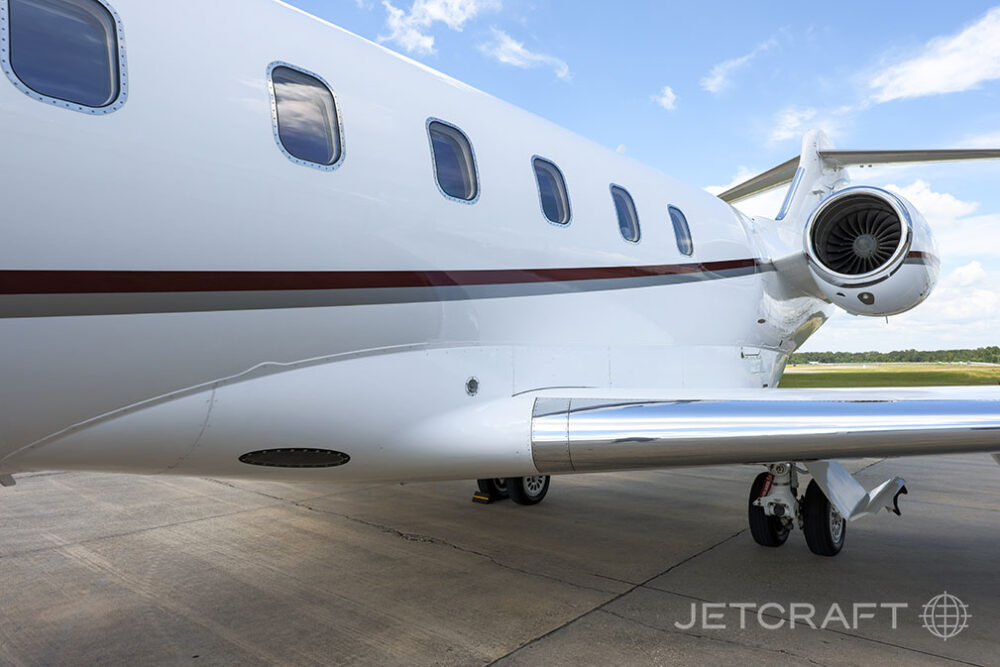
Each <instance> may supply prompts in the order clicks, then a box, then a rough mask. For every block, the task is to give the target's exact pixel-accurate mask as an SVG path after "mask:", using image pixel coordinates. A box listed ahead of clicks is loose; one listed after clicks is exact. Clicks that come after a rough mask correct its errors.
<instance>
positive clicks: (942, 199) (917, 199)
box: [884, 180, 979, 226]
mask: <svg viewBox="0 0 1000 667" xmlns="http://www.w3.org/2000/svg"><path fill="white" fill-rule="evenodd" d="M884 187H885V189H886V190H889V191H890V192H895V193H896V194H899V195H902V196H903V197H905V198H906V199H907V200H908V201H909V202H910V203H911V204H913V205H914V206H915V207H916V209H917V210H918V211H920V212H921V213H922V214H923V216H924V217H925V218H927V220H928V221H929V222H930V223H931V225H932V226H936V225H940V224H948V223H954V222H955V221H956V220H957V219H958V218H963V217H965V216H967V215H971V214H972V213H973V212H974V211H975V210H976V209H977V208H979V204H978V203H976V202H974V201H962V200H961V199H959V198H958V197H956V196H955V195H952V194H950V193H947V192H934V191H933V190H932V189H931V185H930V183H928V182H927V181H923V180H916V181H914V182H913V183H910V184H909V185H905V186H899V185H896V184H894V183H888V184H886V185H885V186H884Z"/></svg>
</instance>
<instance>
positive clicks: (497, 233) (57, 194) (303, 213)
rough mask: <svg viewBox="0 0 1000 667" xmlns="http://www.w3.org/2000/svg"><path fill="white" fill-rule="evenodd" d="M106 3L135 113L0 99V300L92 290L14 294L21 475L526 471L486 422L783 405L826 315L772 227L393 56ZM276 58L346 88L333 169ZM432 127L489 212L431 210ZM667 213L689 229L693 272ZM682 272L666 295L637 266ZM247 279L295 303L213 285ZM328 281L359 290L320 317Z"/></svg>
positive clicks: (667, 284) (245, 20)
mask: <svg viewBox="0 0 1000 667" xmlns="http://www.w3.org/2000/svg"><path fill="white" fill-rule="evenodd" d="M112 4H113V6H114V9H115V10H117V12H118V14H119V15H120V17H121V21H122V24H123V26H124V31H125V44H126V49H127V61H128V80H129V93H128V99H127V102H126V103H125V104H124V105H123V106H122V108H121V109H120V110H118V111H115V112H114V113H110V114H106V115H100V116H89V115H86V114H83V113H77V112H73V111H68V110H66V109H61V108H57V107H55V106H51V105H45V104H42V103H40V102H38V101H36V100H33V99H31V98H29V97H28V96H27V95H25V94H23V93H22V92H21V91H19V90H17V89H16V88H15V87H14V86H13V85H7V83H8V82H7V81H5V80H2V79H0V114H2V115H3V118H4V122H3V123H2V124H0V144H2V145H3V146H4V157H5V160H6V163H5V164H6V167H5V178H4V179H3V186H2V187H3V199H4V202H5V207H4V217H3V226H2V229H3V242H2V243H0V271H2V273H3V276H4V277H3V278H0V280H7V281H9V280H11V276H14V275H15V273H17V272H39V273H38V274H27V273H25V274H23V276H27V277H26V278H23V280H22V277H23V276H22V277H18V278H17V280H21V281H22V282H24V281H28V282H30V280H32V279H35V278H32V276H36V277H37V280H38V281H40V284H43V287H41V288H39V291H44V283H45V281H47V280H53V279H54V278H53V275H55V274H52V273H51V272H74V273H71V274H69V273H67V274H61V276H56V278H58V279H60V280H63V281H66V280H69V281H72V280H74V279H76V277H79V278H80V280H81V283H80V284H81V285H83V287H81V288H80V291H79V293H74V294H70V295H66V294H39V293H37V292H36V293H32V294H29V295H27V296H25V295H24V294H19V293H18V294H11V291H12V290H7V291H6V292H5V293H4V295H3V296H0V350H2V353H0V377H2V378H3V382H2V383H0V472H4V471H9V472H17V471H19V470H31V469H43V468H79V469H101V470H104V469H112V470H127V471H136V472H164V471H170V472H177V473H192V474H217V475H242V476H247V475H260V476H264V477H274V476H281V475H283V474H284V475H288V474H291V473H289V472H288V471H283V470H273V469H268V468H255V467H251V466H246V465H243V464H241V463H239V462H238V461H237V460H236V457H238V456H239V455H240V454H241V453H243V452H246V451H250V450H254V449H264V448H266V447H269V446H290V447H291V446H306V447H307V446H323V445H324V444H328V445H334V444H336V445H338V446H337V447H335V448H338V449H341V450H342V451H348V452H349V453H350V455H351V457H352V464H351V465H348V466H344V467H343V468H332V469H321V470H305V471H293V472H294V473H295V475H296V476H297V477H298V478H305V479H331V480H360V479H425V478H450V477H459V478H460V477H475V476H491V475H494V474H495V475H500V474H515V473H521V474H527V473H529V472H531V471H532V470H533V467H532V466H531V461H530V456H528V454H527V432H526V431H525V434H524V435H525V440H524V443H525V444H524V449H523V450H522V449H520V448H519V447H518V446H517V443H516V441H517V438H518V437H519V436H518V435H517V434H516V433H514V434H512V433H511V432H510V431H505V430H504V425H503V424H499V425H498V424H494V423H490V422H489V419H494V418H495V414H496V413H491V415H494V416H491V417H490V418H489V419H485V420H484V421H481V422H477V421H476V418H475V415H476V412H475V410H476V409H477V408H476V406H478V405H486V404H489V402H490V401H493V400H499V399H506V400H508V401H509V400H510V399H511V397H512V396H517V395H522V394H525V393H526V392H532V391H537V390H543V389H547V388H552V387H596V388H601V387H616V388H624V389H630V390H641V389H653V388H750V387H758V388H759V387H763V386H769V385H770V386H774V384H775V383H776V381H777V379H778V378H779V377H780V373H781V370H782V367H783V364H784V359H785V357H786V355H787V354H788V353H789V352H790V351H792V350H793V349H794V348H795V347H797V345H799V344H801V342H802V340H804V338H805V337H806V336H808V334H809V333H811V332H812V331H813V330H814V329H815V327H816V326H817V325H818V324H819V323H821V322H822V320H823V312H824V310H825V308H826V304H824V303H823V302H821V301H820V300H818V299H815V298H812V297H808V296H803V295H801V294H799V295H796V294H794V293H792V294H791V296H788V297H787V298H781V296H780V295H781V294H789V292H788V290H785V291H782V290H781V289H774V288H772V287H773V286H771V285H769V281H772V280H773V272H772V271H770V270H769V268H768V267H769V260H770V259H771V258H770V257H768V256H767V253H768V251H767V250H764V249H762V248H764V247H765V246H764V245H762V244H761V242H759V241H758V240H757V234H756V232H755V231H754V228H753V227H754V225H755V224H756V223H755V222H754V221H750V220H748V219H745V218H742V217H741V216H740V215H739V214H738V213H737V212H736V211H735V210H734V209H733V208H732V207H730V206H729V205H728V204H725V203H723V202H722V201H720V200H719V199H717V198H716V197H714V196H712V195H710V194H708V193H706V192H704V191H702V190H699V189H696V188H691V187H688V186H686V185H683V184H681V183H679V182H678V181H675V180H674V179H672V178H669V177H667V176H665V175H663V174H660V173H659V172H656V171H654V170H652V169H649V168H646V167H643V166H642V165H640V164H638V163H636V162H635V161H633V160H631V159H629V158H626V157H623V156H621V155H618V154H616V153H615V152H614V151H610V150H607V149H605V148H603V147H600V146H598V145H595V144H593V143H591V142H589V141H586V140H583V139H581V138H580V137H577V136H575V135H573V134H572V133H570V132H568V131H566V130H563V129H561V128H559V127H557V126H555V125H553V124H551V123H548V122H546V121H544V120H541V119H539V118H537V117H535V116H533V115H531V114H528V113H526V112H524V111H521V110H519V109H516V108H514V107H512V106H510V105H508V104H505V103H504V102H501V101H499V100H497V99H495V98H493V97H491V96H489V95H486V94H484V93H482V92H479V91H476V90H474V89H472V88H470V87H468V86H466V85H464V84H461V83H459V82H457V81H454V80H452V79H450V78H448V77H446V76H444V75H441V74H439V73H436V72H434V71H431V70H429V69H427V68H425V67H423V66H421V65H419V64H416V63H414V62H412V61H409V60H407V59H406V58H403V57H400V56H398V55H396V54H394V53H392V52H390V51H387V50H386V49H383V48H382V47H380V46H377V45H374V44H372V43H370V42H368V41H366V40H363V39H361V38H359V37H356V36H354V35H352V34H350V33H347V32H345V31H343V30H341V29H339V28H337V27H335V26H331V25H329V24H327V23H324V22H322V21H319V20H316V19H314V18H312V17H309V16H307V15H305V14H303V13H301V12H299V11H297V10H295V9H292V8H290V7H288V6H285V5H283V4H280V3H277V2H271V1H269V0H254V1H253V2H248V1H247V0H240V1H239V2H237V1H236V0H224V1H217V2H211V3H205V2H194V1H193V0H183V1H181V2H175V3H170V5H169V6H167V5H161V4H159V3H149V2H143V1H142V0H114V2H113V3H112ZM275 61H284V62H287V63H291V64H293V65H295V66H298V67H301V68H303V69H305V70H308V71H311V72H315V73H317V74H319V75H321V76H322V77H323V78H324V79H325V80H326V81H327V82H329V84H330V86H331V88H332V89H333V92H334V93H335V95H336V100H337V104H338V108H339V111H340V114H341V121H342V128H341V129H342V139H343V147H344V158H343V161H342V163H341V164H340V166H339V167H338V168H336V169H334V170H330V171H322V170H319V169H312V168H309V167H304V166H301V165H298V164H295V163H293V162H292V161H290V160H289V159H288V158H287V157H286V156H285V155H284V154H283V153H282V152H281V151H280V150H279V148H278V146H277V145H276V142H275V137H274V135H273V132H272V126H271V123H272V119H271V101H270V96H269V91H268V84H267V76H266V73H267V68H268V66H269V65H270V64H271V63H273V62H275ZM431 118H438V119H442V120H445V121H447V122H449V123H452V124H454V125H455V126H457V127H459V128H461V130H462V131H463V132H464V133H465V134H466V136H468V138H469V140H470V141H471V143H472V146H473V149H474V152H475V157H476V164H477V168H478V174H479V184H480V190H481V192H480V196H479V197H478V199H477V201H475V203H473V204H467V203H459V202H456V201H453V200H450V199H448V198H446V197H444V196H442V194H441V192H440V191H439V189H438V187H437V186H436V184H435V179H434V174H433V170H432V162H431V151H430V146H429V141H428V134H427V129H426V124H427V121H428V119H431ZM534 156H541V157H544V158H546V159H548V160H551V161H552V162H554V163H555V164H557V165H558V166H559V168H560V169H561V170H562V173H563V174H564V176H565V180H566V184H567V188H568V191H569V197H570V202H571V206H572V220H571V222H570V224H569V225H568V226H565V227H561V226H557V225H553V224H551V223H549V222H548V221H547V220H546V218H545V217H544V216H543V214H542V211H541V208H540V206H539V197H538V191H537V186H536V183H535V174H534V172H533V169H532V158H533V157H534ZM611 184H618V185H621V186H623V187H625V188H627V189H628V191H629V192H630V193H631V195H632V197H633V199H634V201H635V205H636V208H637V211H638V215H639V221H640V225H641V240H640V242H639V243H630V242H628V241H626V240H625V239H623V238H622V235H621V234H620V233H619V229H618V224H617V220H616V216H615V209H614V205H613V203H612V199H611V196H610V193H609V187H610V185H611ZM668 205H673V206H676V207H678V208H680V209H682V210H683V212H684V213H685V214H686V216H687V219H688V221H689V222H690V225H691V231H692V236H693V240H694V254H693V256H691V257H687V256H684V255H682V254H681V253H680V252H679V250H678V248H677V244H676V241H675V236H674V230H673V228H672V226H671V224H670V220H669V218H668V215H667V206H668ZM747 262H749V264H747ZM679 265H686V266H685V267H681V268H678V269H677V271H675V272H674V273H673V274H671V275H674V276H680V277H679V278H676V279H674V278H672V279H670V280H665V281H664V280H661V281H660V282H657V283H655V284H653V283H649V282H642V281H636V280H631V281H630V280H629V278H628V276H627V271H625V272H623V271H622V267H650V266H656V267H663V266H675V267H676V266H679ZM733 266H737V267H743V269H742V270H738V271H733V270H732V268H731V267H733ZM747 266H750V267H751V268H750V269H749V270H747V269H746V267H747ZM727 267H728V268H727ZM611 269H614V271H610V272H607V271H605V270H611ZM547 270H582V271H585V273H584V274H581V275H585V276H586V277H587V278H586V279H580V276H576V275H574V274H572V273H567V272H565V271H564V272H563V273H559V272H554V273H551V274H548V273H546V271H547ZM501 271H507V272H512V273H510V274H509V275H508V274H503V273H500V272H501ZM602 271H604V272H602ZM46 272H49V273H46ZM77 272H78V273H77ZM101 272H103V274H102V273H101ZM108 272H113V273H108ZM123 272H149V273H147V274H143V275H144V277H143V280H150V281H154V282H155V281H156V280H161V281H163V284H165V285H167V286H168V287H169V285H171V284H181V282H183V281H188V282H183V284H184V285H185V288H184V289H183V290H180V289H178V290H176V291H172V290H170V289H166V288H164V289H166V291H163V290H160V288H157V290H160V291H157V290H152V288H151V291H150V292H143V291H142V289H141V288H135V289H132V291H131V292H129V293H127V294H122V293H120V292H115V290H114V289H110V291H108V290H104V291H101V289H97V288H95V287H94V286H93V285H94V284H96V283H95V281H96V282H99V280H100V279H99V276H100V275H106V276H109V277H108V280H111V281H115V280H117V281H122V284H125V285H126V286H127V285H129V284H131V285H133V286H134V285H135V284H147V283H142V282H141V281H140V283H135V282H134V281H133V282H131V283H130V282H129V281H130V280H131V279H130V278H129V275H128V274H127V273H123ZM249 272H253V274H254V275H255V276H259V275H264V274H272V275H273V274H274V273H275V272H283V273H285V274H287V275H290V276H292V277H293V280H292V282H291V283H289V285H290V287H289V288H288V289H284V290H281V289H251V288H249V287H246V288H244V287H239V288H235V289H231V290H230V289H221V288H217V287H213V285H217V284H218V283H217V282H213V281H218V280H219V275H222V274H225V277H226V279H227V280H229V279H235V278H233V277H234V276H236V278H238V277H239V274H241V273H249ZM307 272H308V273H309V274H311V275H321V277H322V279H323V280H333V281H336V280H339V279H341V278H343V280H344V282H342V283H338V284H337V285H336V286H335V287H333V288H331V289H329V290H325V291H324V294H325V295H326V296H327V297H329V298H328V299H327V300H326V301H323V300H322V299H321V300H320V301H319V302H315V301H309V299H308V298H307V297H309V295H310V291H309V290H308V289H303V284H305V283H303V282H302V281H303V280H306V281H307V282H308V276H305V274H306V273H307ZM586 272H589V273H586ZM376 274H382V275H381V277H379V276H377V275H376ZM18 275H21V274H18ZM94 276H98V278H94ZM205 276H208V277H207V278H205V282H204V283H203V284H202V286H201V287H199V286H198V280H200V279H201V278H204V277H205ZM304 276H305V277H304ZM338 276H340V278H338ZM358 276H361V277H360V278H358ZM427 276H432V278H430V279H429V280H431V282H432V283H434V284H430V285H423V286H420V285H416V284H415V282H416V283H419V282H420V280H425V281H426V280H428V278H427ZM448 276H452V277H453V282H454V284H453V285H440V284H439V282H440V281H441V280H443V279H447V277H448ZM505 276H506V277H505ZM511 276H513V277H511ZM539 276H541V278H539ZM178 277H181V278H183V281H180V278H178ZM296 280H297V281H298V282H296ZM171 281H174V282H171ZM178 281H180V282H178ZM351 281H355V282H351ZM358 281H360V282H358ZM0 284H4V283H0ZM19 284H20V283H19ZM150 284H152V283H150ZM192 285H193V286H192ZM15 291H16V290H15ZM304 295H305V296H304ZM302 298H305V299H306V301H305V302H303V301H301V300H299V301H297V300H296V299H302ZM303 303H306V305H308V306H309V307H296V306H297V305H302V304H303ZM33 309H35V310H33ZM25 315H34V316H30V317H28V316H25ZM473 377H474V378H476V379H477V381H478V393H476V395H475V396H470V395H469V393H468V392H467V391H466V384H467V380H468V379H470V378H473ZM526 410H528V411H529V412H530V407H528V408H526ZM458 414H462V415H463V417H461V418H458V417H456V416H455V415H458ZM452 419H454V420H455V421H454V423H452V421H450V420H452ZM511 428H515V427H513V426H511ZM518 428H519V427H518ZM442 433H447V434H449V436H453V437H452V440H451V441H449V440H448V439H447V438H445V437H442V436H441V434H442ZM496 433H503V437H501V436H499V435H493V434H496ZM512 442H513V443H514V444H511V443H512Z"/></svg>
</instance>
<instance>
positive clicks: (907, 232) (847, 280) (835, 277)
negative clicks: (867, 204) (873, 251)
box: [804, 185, 913, 287]
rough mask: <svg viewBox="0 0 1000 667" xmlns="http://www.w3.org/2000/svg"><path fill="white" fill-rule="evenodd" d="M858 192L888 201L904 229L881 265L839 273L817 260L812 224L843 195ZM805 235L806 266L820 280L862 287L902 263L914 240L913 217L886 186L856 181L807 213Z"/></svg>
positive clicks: (882, 277) (894, 270)
mask: <svg viewBox="0 0 1000 667" xmlns="http://www.w3.org/2000/svg"><path fill="white" fill-rule="evenodd" d="M861 194H865V195H869V196H872V197H875V198H877V199H881V200H882V201H884V202H885V203H886V204H888V205H889V206H890V207H891V208H892V210H893V212H894V213H895V214H896V216H897V217H898V218H899V222H900V225H901V226H902V232H903V233H902V234H900V236H899V244H898V245H897V246H896V250H895V251H894V252H893V254H892V256H891V257H890V258H889V260H888V261H886V262H885V264H883V265H882V266H880V267H878V268H877V269H875V270H873V271H869V272H867V273H858V274H849V273H839V272H837V271H834V270H833V269H831V268H829V267H827V266H826V265H825V264H824V263H823V262H821V261H820V259H819V254H818V253H817V252H816V248H815V247H814V246H813V228H814V227H815V226H816V222H817V221H818V220H819V219H820V218H821V217H822V215H823V213H824V212H825V211H826V210H827V209H828V208H830V207H831V206H833V205H834V204H836V203H837V202H839V201H841V200H843V199H847V198H850V197H852V196H856V195H861ZM804 236H805V238H804V245H805V249H806V259H807V260H808V262H809V268H810V269H812V270H813V271H814V272H816V273H817V274H819V276H820V277H821V278H822V279H823V280H825V281H827V282H829V283H831V284H833V285H835V286H837V287H862V286H868V285H875V284H878V283H880V282H882V281H883V280H886V279H887V278H889V277H890V276H892V275H893V274H894V273H896V271H898V270H899V268H900V267H901V266H902V265H903V260H905V259H906V255H907V254H908V253H909V252H910V246H911V245H912V243H913V218H912V217H911V216H910V213H909V211H908V210H907V207H906V205H905V204H903V202H902V200H901V199H900V198H899V197H897V196H896V195H894V194H893V193H891V192H889V191H888V190H883V189H882V188H876V187H872V186H868V185H857V186H852V187H849V188H844V189H843V190H840V191H838V192H836V193H835V194H833V195H831V196H830V197H827V199H826V200H824V201H823V203H822V204H820V205H819V207H818V208H817V209H816V210H815V211H813V213H812V215H810V216H809V222H808V223H806V227H805V230H804Z"/></svg>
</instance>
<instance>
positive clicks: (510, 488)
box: [507, 475, 549, 505]
mask: <svg viewBox="0 0 1000 667" xmlns="http://www.w3.org/2000/svg"><path fill="white" fill-rule="evenodd" d="M548 492H549V476H548V475H532V476H530V477H508V478H507V493H508V494H509V495H510V499H511V500H513V501H514V502H515V503H517V504H518V505H537V504H538V503H540V502H542V498H544V497H545V494H546V493H548Z"/></svg>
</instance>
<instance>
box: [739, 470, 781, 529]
mask: <svg viewBox="0 0 1000 667" xmlns="http://www.w3.org/2000/svg"><path fill="white" fill-rule="evenodd" d="M767 475H768V474H767V473H766V472H762V473H761V474H759V475H757V478H756V479H754V481H753V484H751V485H750V500H749V509H748V510H747V514H748V519H749V521H750V534H751V535H752V536H753V540H754V542H756V543H757V544H759V545H761V546H764V547H780V546H781V545H782V544H784V543H785V540H787V539H788V533H789V532H791V531H790V530H789V528H788V526H786V525H785V524H784V523H783V522H782V521H781V519H780V518H779V517H776V516H768V515H767V514H765V513H764V508H763V507H759V506H757V505H754V501H756V500H757V499H758V498H760V494H761V491H763V489H764V483H765V482H766V481H767Z"/></svg>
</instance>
